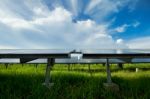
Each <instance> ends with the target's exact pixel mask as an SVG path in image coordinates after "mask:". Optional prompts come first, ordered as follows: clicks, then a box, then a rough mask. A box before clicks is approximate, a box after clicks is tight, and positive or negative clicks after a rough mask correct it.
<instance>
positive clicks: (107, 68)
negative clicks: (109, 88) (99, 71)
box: [106, 58, 112, 83]
mask: <svg viewBox="0 0 150 99" xmlns="http://www.w3.org/2000/svg"><path fill="white" fill-rule="evenodd" d="M106 73H107V83H112V80H111V71H110V65H109V59H108V58H107V59H106Z"/></svg>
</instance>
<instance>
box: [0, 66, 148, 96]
mask: <svg viewBox="0 0 150 99" xmlns="http://www.w3.org/2000/svg"><path fill="white" fill-rule="evenodd" d="M136 67H138V68H140V71H139V72H137V73H136V72H135V68H136ZM88 68H89V67H88V65H80V64H77V65H71V69H70V71H68V65H59V64H58V65H55V66H54V67H53V70H52V72H51V77H52V79H51V81H52V82H54V86H53V87H52V88H51V89H50V90H49V89H47V88H46V87H45V86H43V85H42V83H43V81H44V77H45V75H44V74H45V65H44V64H41V65H39V66H38V68H35V66H34V65H24V66H23V67H22V66H21V65H18V64H14V65H9V66H8V68H7V69H6V67H5V66H4V65H0V99H150V70H149V69H150V64H136V65H135V64H129V65H128V64H126V65H125V66H124V70H120V69H118V68H117V66H116V65H112V66H111V71H112V80H113V82H115V83H117V84H118V85H119V86H120V91H119V92H117V93H116V92H110V91H107V90H105V89H104V88H103V83H104V82H106V73H105V67H104V66H101V65H96V64H94V65H91V67H90V68H91V71H89V69H88ZM143 68H146V69H143Z"/></svg>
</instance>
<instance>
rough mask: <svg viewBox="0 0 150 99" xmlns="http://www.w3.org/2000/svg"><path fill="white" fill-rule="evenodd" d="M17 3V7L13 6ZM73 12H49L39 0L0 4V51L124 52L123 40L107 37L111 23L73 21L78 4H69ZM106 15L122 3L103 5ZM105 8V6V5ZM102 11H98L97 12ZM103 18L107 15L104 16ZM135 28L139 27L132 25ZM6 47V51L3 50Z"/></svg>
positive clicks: (59, 9)
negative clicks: (7, 49)
mask: <svg viewBox="0 0 150 99" xmlns="http://www.w3.org/2000/svg"><path fill="white" fill-rule="evenodd" d="M15 2H19V3H20V4H19V5H18V4H16V3H15ZM71 2H72V3H71V4H72V6H73V9H74V11H73V12H70V11H68V10H66V9H65V8H63V7H58V6H57V7H55V9H53V10H50V9H49V8H48V7H47V6H46V5H45V4H44V3H42V1H41V0H26V1H20V0H14V1H12V0H5V1H0V27H2V28H1V29H0V35H1V36H0V39H1V42H0V45H1V47H0V48H25V49H35V48H40V49H42V48H51V49H52V48H53V49H54V48H55V49H57V48H105V49H107V48H112V49H113V48H124V47H126V46H124V45H125V44H124V43H123V40H121V39H119V40H117V41H115V40H114V39H113V38H112V36H111V35H110V33H109V28H108V27H109V25H110V23H101V24H97V23H96V22H95V21H94V20H91V19H88V20H82V21H78V20H77V22H73V21H72V17H73V15H74V13H78V11H79V10H76V8H77V3H78V2H76V1H75V0H71ZM95 2H98V4H99V3H101V2H102V1H101V0H95V1H94V0H93V1H91V3H90V5H89V6H88V8H87V10H86V12H88V13H92V9H93V8H94V7H95V6H97V3H95ZM108 3H111V4H109V5H111V6H110V7H108V8H106V10H104V12H105V13H109V12H112V9H113V11H117V10H118V6H120V5H122V4H123V3H122V2H119V1H118V2H117V3H114V4H115V5H113V2H109V1H108V0H106V2H104V1H103V4H102V5H103V6H101V7H102V9H105V6H106V5H107V4H108ZM107 6H108V5H107ZM99 9H101V8H99ZM104 15H106V14H104ZM134 26H135V27H137V26H138V24H135V25H134ZM127 27H128V25H123V26H122V27H120V28H119V27H118V29H116V31H118V32H123V31H125V28H127ZM5 45H6V47H5Z"/></svg>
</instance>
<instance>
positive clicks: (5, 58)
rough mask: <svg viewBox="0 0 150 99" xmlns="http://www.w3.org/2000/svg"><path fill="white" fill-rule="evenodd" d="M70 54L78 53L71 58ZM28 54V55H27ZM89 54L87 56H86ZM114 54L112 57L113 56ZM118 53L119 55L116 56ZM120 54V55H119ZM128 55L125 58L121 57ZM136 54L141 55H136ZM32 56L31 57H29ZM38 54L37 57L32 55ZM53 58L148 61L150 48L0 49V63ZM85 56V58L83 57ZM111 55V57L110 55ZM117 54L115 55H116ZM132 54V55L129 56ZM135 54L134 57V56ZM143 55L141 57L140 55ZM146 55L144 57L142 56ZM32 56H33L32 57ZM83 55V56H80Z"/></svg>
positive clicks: (60, 60) (68, 61) (59, 60)
mask: <svg viewBox="0 0 150 99" xmlns="http://www.w3.org/2000/svg"><path fill="white" fill-rule="evenodd" d="M71 54H77V57H78V56H79V55H83V56H80V57H81V59H80V58H79V57H78V58H76V55H74V56H75V58H73V56H71ZM27 55H29V56H27ZM88 55H89V56H88ZM94 55H95V56H97V55H99V57H100V58H99V57H96V58H93V56H94ZM113 55H114V57H113ZM118 55H119V56H118ZM120 55H121V56H120ZM126 55H128V57H127V58H125V57H123V56H126ZM136 55H141V57H138V56H136ZM31 56H32V57H31ZM34 56H38V57H34ZM52 56H53V58H55V63H59V64H65V63H66V64H74V63H80V64H82V63H89V64H90V63H91V64H92V63H106V58H109V62H110V63H148V62H150V50H149V49H142V50H139V49H134V50H132V49H94V50H93V49H92V50H89V49H88V50H87V49H82V50H72V49H65V50H64V49H62V50H57V49H53V50H50V49H36V50H32V49H28V50H23V49H13V50H9V49H3V50H0V58H1V59H0V63H20V60H21V59H27V58H29V59H30V58H31V60H29V61H27V63H47V58H49V57H52ZM85 56H87V58H86V57H85ZM102 56H103V57H102ZM108 56H109V57H108ZM110 56H112V57H110ZM116 56H117V57H116ZM129 56H132V57H129ZM134 56H135V57H134ZM142 56H143V57H142ZM144 56H146V57H144ZM33 57H34V58H33ZM82 57H83V58H82Z"/></svg>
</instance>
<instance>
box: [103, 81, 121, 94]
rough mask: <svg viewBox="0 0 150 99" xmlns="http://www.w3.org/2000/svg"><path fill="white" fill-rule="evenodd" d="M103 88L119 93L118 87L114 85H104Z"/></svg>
mask: <svg viewBox="0 0 150 99" xmlns="http://www.w3.org/2000/svg"><path fill="white" fill-rule="evenodd" d="M103 86H104V88H105V89H106V90H108V91H113V92H117V91H119V85H117V84H115V83H104V84H103Z"/></svg>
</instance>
